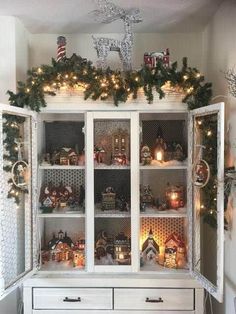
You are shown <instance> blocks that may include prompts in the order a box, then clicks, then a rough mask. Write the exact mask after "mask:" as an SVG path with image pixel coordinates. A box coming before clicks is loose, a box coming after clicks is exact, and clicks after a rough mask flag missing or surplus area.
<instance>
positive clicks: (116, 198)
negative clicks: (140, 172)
mask: <svg viewBox="0 0 236 314" xmlns="http://www.w3.org/2000/svg"><path fill="white" fill-rule="evenodd" d="M130 134H131V120H130V113H109V112H107V113H100V112H99V113H94V114H93V134H92V138H93V143H92V146H91V148H89V149H92V150H93V152H92V156H91V157H92V161H91V162H90V163H89V165H93V166H92V167H91V168H92V169H87V170H88V171H92V174H91V176H93V180H92V182H94V184H93V191H92V190H91V193H92V194H93V195H92V198H93V204H91V205H92V206H93V208H94V233H93V237H94V238H93V243H94V245H93V252H94V255H93V260H94V266H95V269H96V270H98V271H99V270H100V271H106V270H108V269H109V270H112V271H124V270H130V268H131V263H132V261H131V250H132V248H131V175H130V173H131V172H130V167H131V158H130V157H131V143H130ZM88 147H89V146H88ZM89 195H91V194H89Z"/></svg>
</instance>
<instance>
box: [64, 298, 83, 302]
mask: <svg viewBox="0 0 236 314" xmlns="http://www.w3.org/2000/svg"><path fill="white" fill-rule="evenodd" d="M63 302H81V298H80V297H79V298H77V299H70V298H67V297H65V299H64V300H63Z"/></svg>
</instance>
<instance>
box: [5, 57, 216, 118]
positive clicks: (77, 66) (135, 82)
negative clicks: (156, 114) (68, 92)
mask: <svg viewBox="0 0 236 314" xmlns="http://www.w3.org/2000/svg"><path fill="white" fill-rule="evenodd" d="M27 74H28V78H27V80H26V82H25V83H24V82H18V91H17V92H16V93H13V92H12V91H8V94H9V96H10V97H9V102H10V104H11V105H13V106H17V107H28V108H30V109H31V110H35V111H37V112H38V111H40V108H42V107H45V106H46V101H45V95H52V96H55V95H56V93H57V91H58V90H60V89H70V88H71V89H76V88H77V89H78V88H82V89H83V90H84V99H85V100H86V99H88V98H91V99H93V100H98V99H100V100H109V99H112V100H113V102H114V105H116V106H118V105H119V103H120V102H126V101H127V99H128V97H129V96H132V97H133V98H134V99H136V98H137V97H138V90H139V89H143V91H144V93H145V96H146V99H147V101H148V103H152V101H153V92H154V91H156V92H157V93H158V94H159V98H160V99H162V98H164V97H165V91H164V90H165V89H163V86H165V84H168V85H169V86H170V87H171V88H173V89H177V90H178V91H181V93H183V94H184V95H185V96H184V98H183V102H184V103H187V105H188V108H189V109H194V108H199V107H202V106H206V105H208V104H209V102H210V99H211V96H212V89H211V83H205V82H204V76H202V75H201V74H200V72H199V71H198V70H197V69H196V68H191V67H189V66H188V64H187V58H183V63H182V67H181V69H180V70H178V67H177V62H174V63H173V64H172V65H171V66H170V67H169V68H167V67H165V66H164V65H163V63H162V62H161V61H159V62H158V63H157V65H156V67H155V68H153V69H150V68H149V67H148V66H145V65H144V66H142V67H141V69H140V70H138V71H126V72H120V71H117V70H111V69H110V68H109V67H108V68H107V69H106V70H105V71H103V70H102V69H99V68H96V67H94V66H93V64H92V62H90V61H87V60H86V59H84V58H82V57H80V56H77V55H75V54H73V55H72V57H71V58H64V59H63V60H60V62H56V61H55V60H54V59H52V64H51V65H42V66H41V67H38V68H32V69H31V70H29V71H28V73H27Z"/></svg>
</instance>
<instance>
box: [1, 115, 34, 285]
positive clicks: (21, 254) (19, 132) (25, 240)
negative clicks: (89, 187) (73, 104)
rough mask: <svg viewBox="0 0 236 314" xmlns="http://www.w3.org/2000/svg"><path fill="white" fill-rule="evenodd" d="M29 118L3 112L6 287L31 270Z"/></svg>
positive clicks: (3, 248)
mask: <svg viewBox="0 0 236 314" xmlns="http://www.w3.org/2000/svg"><path fill="white" fill-rule="evenodd" d="M31 132H32V130H31V118H29V117H19V116H16V115H11V114H8V113H6V112H5V113H4V114H3V143H4V145H3V156H4V158H3V161H4V163H3V165H4V176H3V182H2V187H3V193H4V197H3V202H4V204H3V205H4V206H3V220H2V222H1V223H2V230H3V243H2V246H1V251H2V253H3V254H1V255H2V258H3V260H2V262H3V263H2V264H3V277H4V280H5V288H7V287H8V286H10V285H11V284H12V283H13V282H15V281H16V280H17V279H18V278H19V277H21V276H22V275H23V274H24V273H26V272H28V271H30V270H31V269H32V229H31V228H32V206H31V172H32V171H31Z"/></svg>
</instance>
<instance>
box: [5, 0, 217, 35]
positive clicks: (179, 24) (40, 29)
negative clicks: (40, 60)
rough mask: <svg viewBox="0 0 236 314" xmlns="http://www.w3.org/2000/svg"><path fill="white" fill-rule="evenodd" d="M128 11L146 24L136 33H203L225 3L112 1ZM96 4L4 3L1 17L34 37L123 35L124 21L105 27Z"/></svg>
mask: <svg viewBox="0 0 236 314" xmlns="http://www.w3.org/2000/svg"><path fill="white" fill-rule="evenodd" d="M112 2H113V3H115V4H116V5H119V6H121V7H124V8H133V7H137V8H139V9H140V11H141V15H142V17H143V22H141V23H139V24H136V25H135V29H134V31H135V32H139V33H158V32H175V33H177V32H195V31H200V30H202V29H203V28H204V26H205V25H206V24H207V22H208V20H209V19H210V18H211V17H212V15H213V14H214V13H215V12H216V10H217V9H218V7H219V5H220V4H221V3H222V2H223V0H112ZM95 9H97V5H96V0H57V1H55V0H30V1H29V0H10V1H5V0H0V15H12V16H16V17H18V18H19V19H20V20H21V21H22V22H23V24H24V25H25V27H26V28H27V29H28V30H29V32H31V33H51V34H72V33H120V32H123V24H122V22H121V21H115V22H113V23H111V24H101V23H98V22H96V21H95V20H94V16H93V15H92V14H91V12H92V11H93V10H95Z"/></svg>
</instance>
